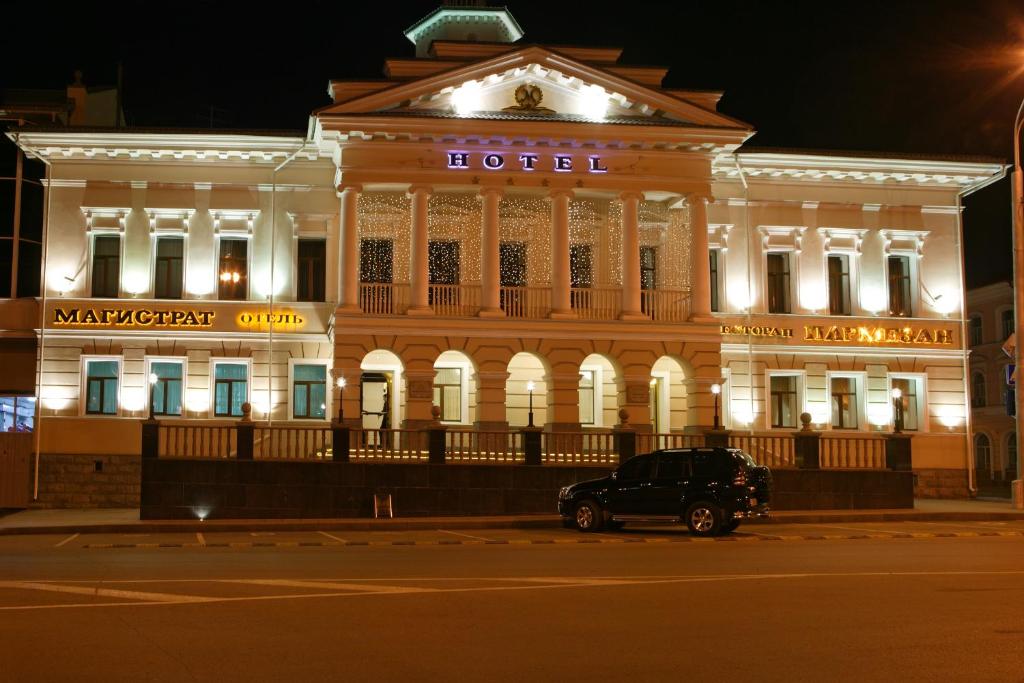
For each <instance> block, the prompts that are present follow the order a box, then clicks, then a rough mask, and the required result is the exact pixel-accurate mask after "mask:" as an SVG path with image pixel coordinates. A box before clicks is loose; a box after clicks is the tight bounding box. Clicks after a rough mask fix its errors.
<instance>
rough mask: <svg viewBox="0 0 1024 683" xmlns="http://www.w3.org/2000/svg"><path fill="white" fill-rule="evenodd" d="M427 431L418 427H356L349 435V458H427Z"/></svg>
mask: <svg viewBox="0 0 1024 683" xmlns="http://www.w3.org/2000/svg"><path fill="white" fill-rule="evenodd" d="M427 438H428V437H427V432H425V431H420V430H418V429H357V430H353V431H352V432H351V433H350V436H349V459H350V460H424V461H425V460H429V459H430V451H429V450H428V445H427Z"/></svg>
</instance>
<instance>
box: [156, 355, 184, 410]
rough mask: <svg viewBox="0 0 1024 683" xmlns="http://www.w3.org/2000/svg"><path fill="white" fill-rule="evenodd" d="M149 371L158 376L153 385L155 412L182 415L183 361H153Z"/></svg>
mask: <svg viewBox="0 0 1024 683" xmlns="http://www.w3.org/2000/svg"><path fill="white" fill-rule="evenodd" d="M149 371H150V373H152V374H154V375H156V377H157V380H156V384H154V385H153V387H152V396H153V414H154V415H181V404H182V391H183V389H182V375H183V371H182V362H181V361H153V362H152V363H150V366H149Z"/></svg>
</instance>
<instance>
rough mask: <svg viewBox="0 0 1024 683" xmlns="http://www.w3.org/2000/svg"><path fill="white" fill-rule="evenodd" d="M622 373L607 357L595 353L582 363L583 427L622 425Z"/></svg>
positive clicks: (581, 412) (581, 414) (580, 392)
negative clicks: (620, 419)
mask: <svg viewBox="0 0 1024 683" xmlns="http://www.w3.org/2000/svg"><path fill="white" fill-rule="evenodd" d="M619 378H620V373H619V371H618V369H617V368H616V366H615V364H614V363H613V362H612V361H611V359H610V358H608V357H607V356H604V355H601V354H599V353H592V354H590V355H589V356H587V357H586V358H584V359H583V362H582V363H580V389H579V395H580V426H582V427H583V428H584V429H587V428H595V429H596V428H609V427H614V426H615V425H616V423H617V422H618V412H619V396H620V393H621V387H620V379H619Z"/></svg>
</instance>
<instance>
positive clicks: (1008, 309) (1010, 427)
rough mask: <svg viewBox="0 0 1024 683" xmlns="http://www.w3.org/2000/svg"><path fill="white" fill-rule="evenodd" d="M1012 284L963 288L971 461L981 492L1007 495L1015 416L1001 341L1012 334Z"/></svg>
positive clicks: (1008, 361) (1013, 469)
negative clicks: (965, 299)
mask: <svg viewBox="0 0 1024 683" xmlns="http://www.w3.org/2000/svg"><path fill="white" fill-rule="evenodd" d="M1013 325H1014V322H1013V287H1012V286H1011V284H1010V283H1009V282H996V283H994V284H991V285H986V286H984V287H978V288H976V289H971V290H968V291H967V345H968V347H970V350H971V363H970V373H971V374H970V395H971V422H972V432H973V435H974V436H973V438H974V443H973V446H974V464H975V472H976V477H977V482H978V490H979V492H981V493H982V494H987V495H997V496H1002V497H1008V496H1009V495H1010V482H1012V481H1013V480H1014V479H1016V478H1017V420H1016V419H1014V418H1013V417H1012V416H1011V415H1010V413H1009V411H1008V410H1007V407H1008V406H1009V405H1011V404H1012V401H1013V391H1012V389H1011V387H1010V386H1009V378H1010V373H1011V372H1012V365H1013V359H1012V358H1010V357H1009V356H1007V355H1006V353H1005V352H1004V351H1003V344H1004V343H1005V342H1006V340H1007V339H1008V338H1009V337H1010V335H1011V334H1013V330H1014V327H1013Z"/></svg>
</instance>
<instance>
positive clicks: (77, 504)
mask: <svg viewBox="0 0 1024 683" xmlns="http://www.w3.org/2000/svg"><path fill="white" fill-rule="evenodd" d="M141 462H142V461H141V459H140V458H139V456H137V455H88V456H87V455H53V454H46V453H43V454H41V455H40V456H39V500H38V501H35V502H34V503H32V507H42V508H125V507H138V505H139V502H140V500H139V491H140V484H139V481H140V478H141V470H142V466H141ZM33 468H34V458H33ZM33 474H34V473H33ZM29 482H30V483H29V486H31V478H30V479H29Z"/></svg>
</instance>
